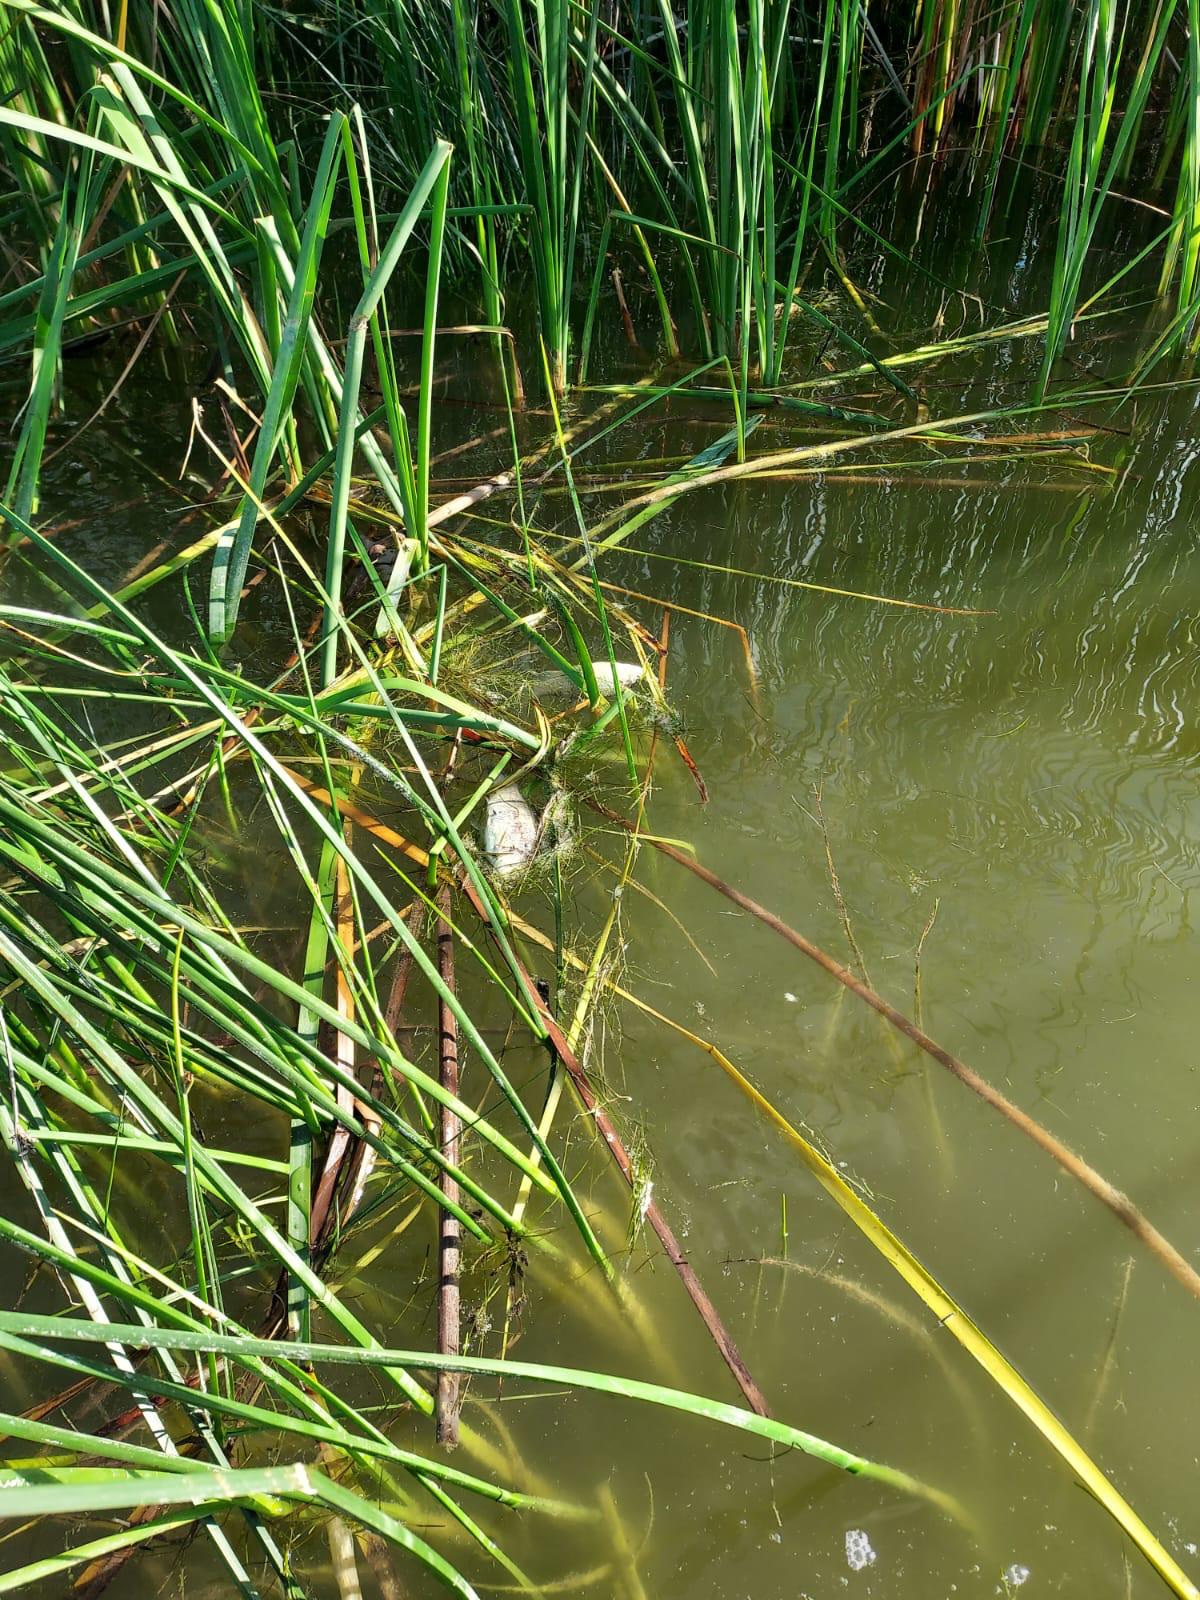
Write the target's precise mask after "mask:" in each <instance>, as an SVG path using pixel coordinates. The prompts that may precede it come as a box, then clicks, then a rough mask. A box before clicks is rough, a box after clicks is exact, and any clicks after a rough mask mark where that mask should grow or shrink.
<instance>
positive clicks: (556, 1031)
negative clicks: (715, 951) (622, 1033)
mask: <svg viewBox="0 0 1200 1600" xmlns="http://www.w3.org/2000/svg"><path fill="white" fill-rule="evenodd" d="M288 770H289V772H290V773H291V776H292V777H293V778H294V779H295V780H296V782H297V783H299V784H300V785H301V787H302V788H304V789H306V790H307V791H308V792H309V794H310V795H312V797H313V799H314V800H318V801H326V800H328V798H329V797H328V795H327V793H326V791H325V790H323V789H319V788H318V787H317V785H316V784H315V783H313V781H312V780H311V779H310V778H307V777H305V776H304V774H303V773H300V772H297V771H295V770H294V769H292V768H289V769H288ZM334 804H336V806H337V809H338V810H339V811H340V812H341V813H342V815H343V816H349V817H352V818H353V819H354V821H355V822H356V823H357V824H358V826H359V827H362V828H365V829H366V830H367V831H368V832H369V833H371V834H372V835H374V837H375V838H377V839H381V840H383V841H385V842H386V843H388V844H389V845H391V846H392V847H393V848H394V849H397V850H400V851H401V852H402V853H403V854H405V855H407V856H408V857H410V859H412V860H414V861H418V862H420V863H421V864H422V865H424V864H426V863H427V862H428V860H429V857H428V855H427V854H426V852H425V851H424V850H422V849H421V847H420V846H419V845H416V844H413V843H412V842H411V841H410V840H408V839H405V838H404V837H403V835H401V834H399V833H397V832H396V831H395V829H393V828H389V827H388V826H387V824H386V823H384V822H380V821H378V819H377V818H375V817H372V816H371V815H370V814H369V813H368V812H366V811H363V810H362V809H361V808H360V807H358V806H355V805H354V804H353V803H352V802H350V801H347V800H343V799H341V798H340V797H339V798H338V799H337V800H336V801H335V802H334ZM461 888H462V892H463V894H464V895H465V896H466V898H467V899H468V900H469V901H470V903H471V906H472V908H473V909H474V911H475V913H476V915H477V916H478V917H479V918H480V920H481V921H482V922H483V924H484V926H485V927H487V928H489V929H491V928H492V919H491V914H490V912H489V910H488V908H487V906H486V905H485V904H484V902H483V900H482V898H481V896H480V895H479V894H478V892H477V891H476V889H475V886H474V884H472V883H471V881H470V879H469V878H464V880H463V882H462V884H461ZM515 925H516V923H514V926H515ZM493 931H494V930H493ZM513 963H514V966H515V969H516V972H517V975H518V977H519V978H520V979H521V980H522V982H523V983H524V985H525V987H526V989H527V990H528V991H529V993H531V994H533V995H535V997H536V993H537V991H536V988H535V986H534V984H533V980H532V979H531V978H530V976H529V974H528V972H527V971H526V970H525V968H524V966H523V965H522V964H521V962H520V961H519V960H517V959H516V957H515V956H514V957H513ZM538 1009H539V1012H540V1014H541V1018H542V1022H543V1024H544V1026H545V1028H546V1034H547V1037H548V1039H549V1040H550V1043H551V1044H552V1046H553V1048H554V1049H555V1050H556V1051H557V1052H558V1055H559V1058H560V1060H561V1061H562V1064H563V1066H564V1067H565V1068H566V1070H567V1072H568V1073H569V1074H570V1077H571V1081H572V1082H573V1083H574V1085H575V1088H576V1090H577V1092H578V1094H579V1097H580V1099H581V1100H582V1101H583V1103H584V1106H585V1107H586V1109H587V1111H588V1112H589V1114H590V1115H591V1118H592V1120H593V1121H594V1123H595V1125H596V1127H597V1128H598V1130H599V1132H600V1136H601V1138H603V1140H604V1142H605V1144H606V1145H607V1146H608V1148H609V1150H610V1152H611V1153H612V1157H613V1159H614V1160H615V1161H616V1163H617V1166H618V1167H619V1168H620V1171H621V1176H622V1177H623V1178H624V1179H625V1181H626V1183H627V1184H628V1185H629V1187H630V1189H635V1187H636V1182H637V1180H636V1177H635V1175H634V1171H633V1162H632V1160H631V1159H630V1156H629V1152H628V1150H626V1148H625V1146H624V1144H623V1143H622V1141H621V1137H620V1135H619V1134H618V1133H617V1130H616V1129H615V1127H614V1126H613V1124H612V1121H611V1120H610V1118H609V1116H608V1114H607V1112H605V1111H604V1109H603V1108H602V1107H601V1106H600V1105H599V1103H598V1102H597V1099H596V1095H595V1091H594V1090H593V1089H592V1086H591V1084H590V1083H589V1081H588V1077H587V1074H586V1072H585V1071H584V1069H583V1066H582V1065H581V1063H580V1062H579V1060H578V1058H577V1057H576V1055H575V1053H574V1051H572V1050H571V1048H570V1046H569V1045H568V1044H567V1040H566V1036H565V1035H564V1034H563V1032H562V1030H561V1028H559V1026H558V1024H557V1023H556V1022H555V1021H554V1019H553V1017H552V1016H551V1015H550V1013H549V1011H548V1009H547V1008H546V1006H545V1005H544V1003H543V1002H542V1001H541V999H540V998H538ZM646 1221H647V1222H648V1223H649V1224H650V1226H651V1228H653V1230H654V1232H655V1234H656V1235H657V1237H658V1240H659V1242H660V1244H661V1245H662V1247H663V1250H664V1252H665V1254H666V1256H667V1259H668V1260H669V1261H670V1262H671V1265H672V1266H673V1267H674V1268H675V1270H676V1272H677V1273H678V1274H679V1277H680V1280H681V1281H682V1283H683V1286H684V1288H685V1289H686V1290H687V1292H688V1295H689V1296H690V1298H691V1301H692V1303H693V1305H694V1306H695V1307H696V1310H697V1311H698V1312H699V1313H700V1318H701V1320H702V1321H703V1323H704V1326H705V1327H706V1328H707V1329H708V1331H709V1333H710V1334H711V1336H712V1339H713V1342H714V1343H715V1345H716V1346H717V1349H718V1350H719V1351H720V1353H721V1356H722V1358H723V1359H724V1361H725V1364H726V1366H728V1368H729V1370H730V1372H731V1373H732V1374H733V1376H734V1378H735V1380H736V1381H737V1384H738V1387H739V1388H740V1389H741V1391H742V1393H743V1395H744V1396H745V1397H746V1400H747V1402H748V1404H749V1405H750V1407H751V1409H752V1410H754V1411H757V1412H758V1413H759V1415H760V1416H764V1417H765V1416H769V1415H770V1411H769V1409H768V1406H767V1402H766V1399H765V1398H764V1396H763V1393H762V1390H761V1389H760V1388H759V1387H758V1384H757V1383H756V1382H755V1381H754V1378H753V1377H752V1375H751V1373H750V1370H749V1368H748V1367H747V1366H746V1363H745V1361H744V1360H743V1359H742V1356H741V1352H740V1351H739V1350H738V1347H737V1345H736V1344H735V1343H734V1340H733V1337H732V1335H731V1334H730V1332H729V1330H728V1329H727V1328H726V1327H725V1324H724V1323H723V1322H722V1321H721V1317H720V1314H719V1313H718V1311H717V1309H716V1307H715V1306H714V1305H713V1303H712V1301H711V1300H710V1299H709V1297H708V1294H707V1293H706V1292H705V1289H704V1286H703V1284H702V1283H701V1282H700V1280H699V1278H698V1277H697V1276H696V1272H695V1270H694V1268H693V1267H692V1266H691V1264H690V1263H689V1261H688V1259H687V1257H686V1256H685V1255H684V1253H683V1251H682V1250H681V1249H680V1247H679V1242H678V1240H677V1239H676V1238H675V1235H674V1233H673V1232H672V1231H671V1228H670V1226H669V1224H668V1223H667V1220H666V1218H665V1217H664V1216H663V1214H662V1212H661V1211H660V1210H659V1209H658V1206H657V1205H654V1204H653V1203H651V1204H650V1205H649V1206H648V1207H647V1208H646Z"/></svg>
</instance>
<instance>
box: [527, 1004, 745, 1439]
mask: <svg viewBox="0 0 1200 1600" xmlns="http://www.w3.org/2000/svg"><path fill="white" fill-rule="evenodd" d="M535 993H536V991H535ZM536 998H537V1003H538V1011H539V1012H540V1014H541V1018H542V1025H543V1026H544V1027H545V1029H546V1032H547V1034H548V1035H549V1039H550V1044H551V1046H552V1047H553V1049H554V1050H555V1052H556V1053H557V1056H558V1060H559V1063H560V1065H561V1066H563V1067H564V1068H565V1069H566V1071H567V1072H568V1073H569V1075H570V1078H571V1082H572V1083H573V1084H574V1085H575V1091H576V1093H577V1094H578V1095H579V1098H580V1099H581V1100H582V1101H583V1106H584V1110H585V1111H586V1112H587V1114H588V1116H589V1117H591V1119H592V1121H593V1122H594V1123H595V1124H596V1128H597V1130H598V1132H599V1134H600V1137H601V1138H602V1139H603V1140H604V1142H605V1144H606V1145H607V1146H608V1148H609V1152H610V1154H611V1155H612V1158H613V1160H614V1161H615V1162H616V1164H617V1166H618V1168H619V1169H620V1172H621V1176H622V1177H623V1178H624V1179H625V1182H626V1183H627V1184H628V1185H629V1188H630V1190H631V1192H632V1193H634V1194H636V1193H637V1192H638V1180H637V1175H636V1174H635V1172H634V1169H633V1161H632V1159H631V1158H630V1155H629V1151H628V1150H627V1149H626V1148H625V1145H624V1143H623V1141H622V1139H621V1136H620V1134H619V1133H618V1132H617V1130H616V1128H615V1127H614V1126H613V1123H612V1119H611V1118H610V1117H609V1115H608V1113H607V1112H606V1111H605V1110H604V1108H603V1106H601V1104H600V1103H599V1101H598V1100H597V1098H596V1092H595V1090H594V1089H593V1088H592V1085H591V1083H590V1082H589V1080H588V1076H587V1073H586V1072H585V1071H584V1068H583V1065H582V1063H581V1062H580V1060H579V1058H578V1056H576V1054H575V1052H574V1051H573V1050H572V1049H571V1046H570V1045H569V1044H568V1042H567V1036H566V1034H565V1033H564V1032H563V1031H562V1029H561V1028H560V1027H559V1025H558V1023H557V1022H556V1021H555V1020H554V1017H553V1016H552V1015H551V1013H550V1008H549V1007H548V1006H547V1005H546V1003H545V1001H544V1000H543V999H542V998H541V996H540V995H537V996H536ZM645 1217H646V1221H647V1222H648V1223H649V1224H650V1226H651V1227H652V1228H653V1229H654V1232H655V1234H656V1235H657V1236H658V1240H659V1243H660V1244H661V1245H662V1247H663V1251H664V1253H665V1254H666V1257H667V1259H668V1261H670V1263H671V1265H672V1266H673V1267H674V1268H675V1271H676V1272H677V1273H678V1274H679V1277H680V1280H681V1281H682V1283H683V1286H684V1288H685V1289H686V1290H687V1292H688V1294H689V1296H690V1297H691V1301H692V1304H693V1305H694V1306H695V1307H696V1310H697V1311H698V1312H699V1313H700V1319H701V1321H702V1322H703V1323H704V1326H705V1327H706V1328H707V1329H708V1331H709V1334H710V1335H711V1337H712V1340H713V1343H714V1344H715V1345H716V1347H717V1349H718V1350H719V1351H720V1353H721V1357H722V1359H723V1360H724V1362H725V1365H726V1366H727V1367H728V1368H729V1370H730V1372H731V1373H732V1374H733V1376H734V1379H735V1381H736V1382H737V1385H738V1388H739V1389H741V1391H742V1393H743V1395H745V1397H746V1402H747V1404H748V1405H749V1406H750V1409H751V1410H752V1411H757V1413H758V1414H759V1416H760V1417H769V1416H770V1415H771V1410H770V1407H769V1406H768V1405H767V1400H766V1396H765V1395H764V1394H763V1392H762V1390H761V1389H760V1388H759V1386H758V1384H757V1383H756V1382H755V1380H754V1377H753V1374H752V1373H751V1371H750V1369H749V1367H747V1365H746V1363H745V1361H744V1360H743V1359H742V1354H741V1351H740V1350H739V1349H738V1347H737V1345H736V1344H735V1343H734V1340H733V1336H732V1335H731V1334H730V1332H729V1330H728V1328H726V1326H725V1324H724V1323H723V1322H722V1320H721V1316H720V1313H719V1312H718V1311H717V1308H716V1306H714V1305H713V1303H712V1301H711V1300H710V1299H709V1297H708V1293H707V1291H706V1290H705V1288H704V1285H703V1284H702V1283H701V1282H700V1279H699V1278H698V1277H697V1276H696V1272H695V1269H694V1268H693V1267H692V1264H691V1262H690V1261H689V1260H688V1258H687V1256H685V1255H684V1253H683V1251H682V1250H681V1249H680V1247H679V1241H678V1240H677V1239H676V1237H675V1234H674V1232H673V1231H672V1229H671V1226H670V1224H669V1223H668V1221H667V1219H666V1218H665V1217H664V1216H663V1214H662V1212H661V1211H660V1210H659V1209H658V1206H657V1204H656V1203H655V1202H654V1201H653V1200H651V1201H650V1203H649V1204H648V1205H647V1206H646V1212H645Z"/></svg>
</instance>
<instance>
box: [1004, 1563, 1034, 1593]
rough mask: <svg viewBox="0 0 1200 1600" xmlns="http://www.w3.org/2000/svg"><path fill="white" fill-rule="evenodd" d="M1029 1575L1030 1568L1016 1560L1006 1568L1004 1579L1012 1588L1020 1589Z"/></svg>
mask: <svg viewBox="0 0 1200 1600" xmlns="http://www.w3.org/2000/svg"><path fill="white" fill-rule="evenodd" d="M1028 1577H1029V1568H1028V1567H1023V1566H1022V1565H1021V1563H1020V1562H1019V1561H1014V1562H1013V1564H1012V1566H1011V1567H1005V1569H1004V1581H1005V1583H1006V1584H1007V1585H1008V1586H1009V1588H1010V1589H1019V1588H1020V1587H1021V1585H1022V1584H1023V1583H1024V1582H1025V1580H1026V1579H1027V1578H1028Z"/></svg>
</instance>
